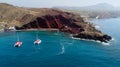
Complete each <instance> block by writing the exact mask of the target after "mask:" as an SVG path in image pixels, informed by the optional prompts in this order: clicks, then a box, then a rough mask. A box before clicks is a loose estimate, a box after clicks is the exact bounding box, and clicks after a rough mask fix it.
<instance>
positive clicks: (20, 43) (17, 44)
mask: <svg viewBox="0 0 120 67" xmlns="http://www.w3.org/2000/svg"><path fill="white" fill-rule="evenodd" d="M21 45H22V42H21V41H20V40H19V35H18V32H17V42H16V43H15V44H14V47H20V46H21Z"/></svg>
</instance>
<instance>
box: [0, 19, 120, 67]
mask: <svg viewBox="0 0 120 67" xmlns="http://www.w3.org/2000/svg"><path fill="white" fill-rule="evenodd" d="M92 22H94V23H95V24H97V25H99V26H100V28H99V29H100V30H102V32H104V33H107V34H109V35H110V36H112V37H113V38H114V41H111V42H110V45H109V46H108V45H103V44H101V43H97V42H92V41H85V40H76V39H72V38H71V37H70V36H69V35H68V34H67V33H62V32H56V31H39V32H38V35H39V38H40V39H41V40H42V43H41V44H40V45H34V44H33V42H34V40H35V39H36V31H29V32H25V31H23V32H18V34H19V37H20V40H21V41H22V42H23V45H22V46H21V47H19V48H15V47H14V43H15V42H16V39H17V38H16V32H4V33H3V32H1V33H0V67H120V18H114V19H100V20H92Z"/></svg>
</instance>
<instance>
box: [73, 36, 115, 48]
mask: <svg viewBox="0 0 120 67" xmlns="http://www.w3.org/2000/svg"><path fill="white" fill-rule="evenodd" d="M71 38H72V39H76V40H84V41H92V42H97V43H101V44H103V45H106V46H110V42H111V41H114V38H112V39H111V40H110V41H108V43H105V42H101V41H99V40H92V39H83V38H75V37H73V36H72V37H71Z"/></svg>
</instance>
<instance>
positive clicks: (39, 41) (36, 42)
mask: <svg viewBox="0 0 120 67" xmlns="http://www.w3.org/2000/svg"><path fill="white" fill-rule="evenodd" d="M41 42H42V41H41V40H40V39H39V38H38V32H36V40H35V41H34V44H35V45H39V44H40V43H41Z"/></svg>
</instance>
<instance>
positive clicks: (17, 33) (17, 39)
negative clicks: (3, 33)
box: [17, 32, 19, 41]
mask: <svg viewBox="0 0 120 67" xmlns="http://www.w3.org/2000/svg"><path fill="white" fill-rule="evenodd" d="M17 41H19V35H18V32H17Z"/></svg>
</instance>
